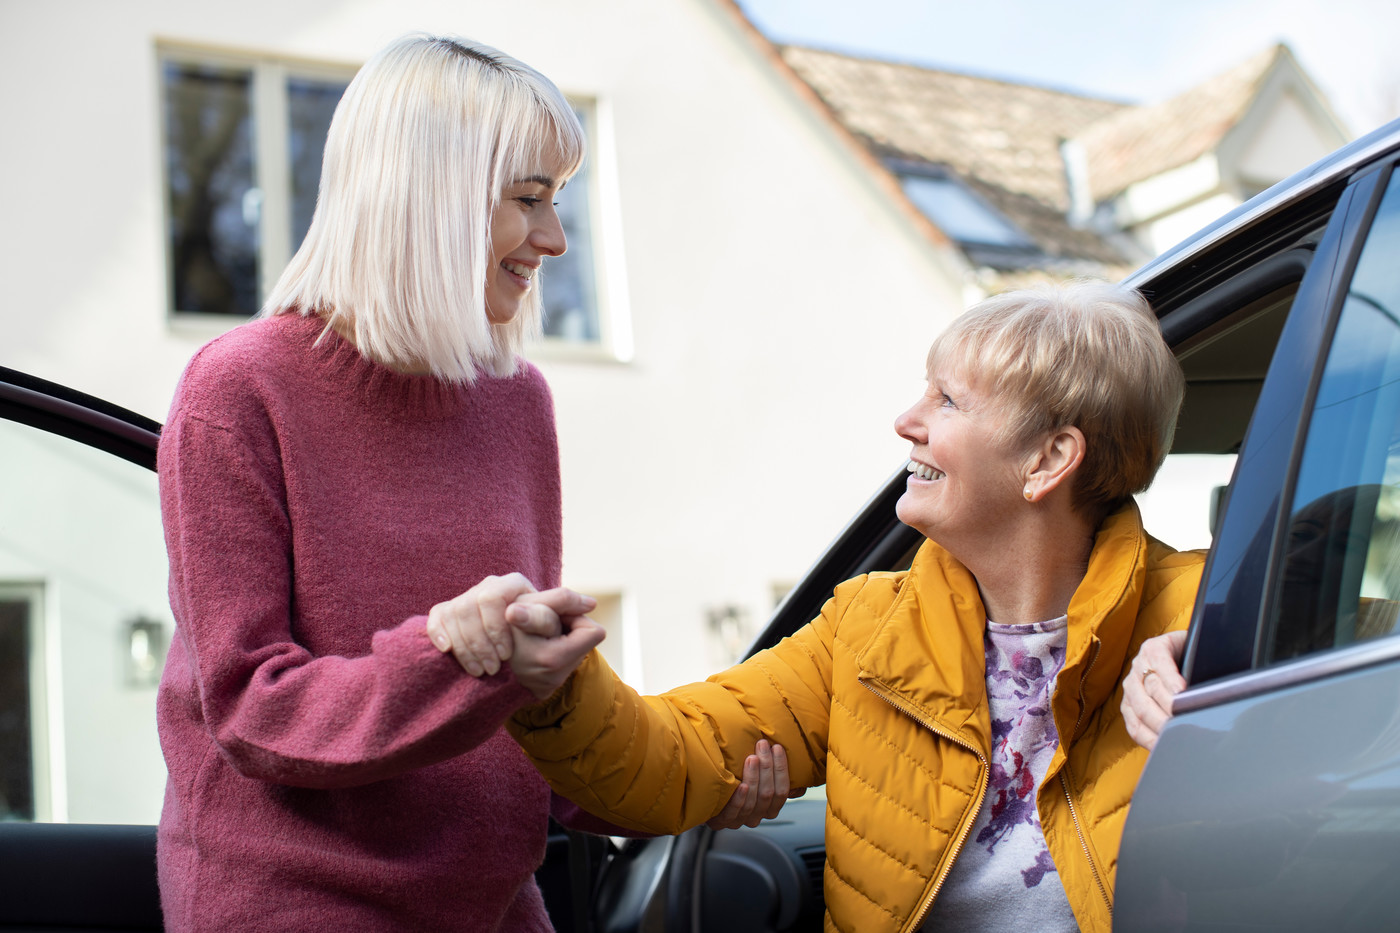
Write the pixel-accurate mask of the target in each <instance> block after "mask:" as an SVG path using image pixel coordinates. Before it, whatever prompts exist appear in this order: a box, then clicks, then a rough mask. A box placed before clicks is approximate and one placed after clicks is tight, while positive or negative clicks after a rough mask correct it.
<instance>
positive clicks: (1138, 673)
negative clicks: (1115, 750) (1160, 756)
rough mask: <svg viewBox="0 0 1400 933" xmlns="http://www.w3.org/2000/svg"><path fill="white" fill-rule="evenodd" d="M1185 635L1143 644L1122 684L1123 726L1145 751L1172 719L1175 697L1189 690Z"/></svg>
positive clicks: (1170, 634) (1175, 635)
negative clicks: (1184, 675) (1184, 661)
mask: <svg viewBox="0 0 1400 933" xmlns="http://www.w3.org/2000/svg"><path fill="white" fill-rule="evenodd" d="M1185 647H1186V633H1185V632H1184V631H1181V632H1168V633H1167V634H1165V635H1158V636H1157V637H1156V638H1149V639H1147V641H1145V642H1143V643H1142V648H1140V649H1139V650H1138V653H1137V657H1135V658H1133V663H1132V665H1131V666H1130V667H1129V669H1128V677H1127V679H1126V680H1124V681H1123V723H1124V725H1126V726H1127V727H1128V735H1130V736H1131V737H1132V739H1133V741H1134V742H1136V743H1138V744H1139V745H1141V746H1142V747H1143V748H1148V749H1150V748H1153V747H1154V746H1156V744H1157V737H1158V736H1159V735H1161V734H1162V727H1163V726H1165V725H1166V724H1167V720H1168V719H1170V718H1171V715H1172V697H1174V696H1176V695H1177V694H1178V693H1180V692H1181V691H1183V690H1185V689H1186V681H1185V679H1184V678H1182V676H1181V655H1182V651H1183V650H1184V649H1185Z"/></svg>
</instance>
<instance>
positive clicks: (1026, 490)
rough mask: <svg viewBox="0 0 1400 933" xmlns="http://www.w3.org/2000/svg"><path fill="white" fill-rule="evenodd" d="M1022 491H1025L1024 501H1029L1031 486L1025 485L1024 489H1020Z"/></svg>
mask: <svg viewBox="0 0 1400 933" xmlns="http://www.w3.org/2000/svg"><path fill="white" fill-rule="evenodd" d="M1022 491H1023V492H1024V493H1025V495H1026V501H1027V502H1029V501H1030V500H1031V487H1029V486H1027V487H1026V488H1025V489H1024V490H1022Z"/></svg>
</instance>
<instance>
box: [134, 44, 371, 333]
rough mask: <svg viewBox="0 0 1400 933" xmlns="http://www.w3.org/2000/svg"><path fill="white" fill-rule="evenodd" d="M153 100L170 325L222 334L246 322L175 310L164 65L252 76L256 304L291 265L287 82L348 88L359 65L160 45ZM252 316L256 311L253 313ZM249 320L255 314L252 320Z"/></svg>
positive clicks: (233, 316) (238, 317) (235, 317)
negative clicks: (314, 82) (258, 195)
mask: <svg viewBox="0 0 1400 933" xmlns="http://www.w3.org/2000/svg"><path fill="white" fill-rule="evenodd" d="M155 49H156V77H155V94H156V110H155V112H156V113H157V114H159V118H158V120H157V123H158V133H159V145H158V150H157V151H158V152H159V153H160V196H161V220H162V226H161V251H162V255H163V256H164V261H165V265H164V271H165V314H166V319H167V321H168V322H170V324H171V325H172V326H176V327H179V328H181V329H193V330H195V331H198V332H210V331H212V332H213V333H222V332H223V331H225V330H227V329H229V328H230V327H232V326H234V325H236V324H238V323H242V322H243V321H244V320H247V318H245V317H243V316H241V315H237V314H220V313H211V312H203V311H185V310H182V309H180V308H178V307H176V304H175V261H174V257H173V256H172V255H171V244H170V225H171V220H172V218H171V202H170V174H169V168H168V165H167V162H166V144H167V128H166V125H165V103H166V99H165V81H164V74H163V73H164V69H165V65H166V64H167V63H174V64H182V65H199V66H207V67H213V68H227V69H237V70H246V71H248V72H250V73H251V76H252V77H251V87H252V90H251V95H250V100H249V106H250V120H251V123H252V134H253V184H254V186H255V187H256V188H257V189H259V191H260V192H261V195H262V197H261V206H260V208H259V216H258V282H257V294H258V300H259V301H262V300H263V299H264V298H266V296H267V293H268V290H269V289H270V288H271V287H272V285H273V284H274V283H275V282H276V279H277V276H279V275H281V274H282V270H283V269H284V268H286V265H287V263H288V262H289V261H290V260H291V258H292V253H293V245H292V243H291V223H292V171H291V157H290V155H289V152H288V142H289V131H288V126H287V120H288V115H289V107H288V99H287V81H288V79H289V78H309V79H312V80H333V81H342V80H343V81H345V82H346V83H349V81H350V79H351V78H353V77H354V76H355V73H356V72H357V71H358V70H359V68H360V65H358V64H352V63H349V62H335V61H314V60H310V59H304V58H297V57H292V56H284V55H276V54H269V53H258V52H251V51H242V50H237V49H229V48H221V47H218V46H208V45H199V44H189V43H177V42H171V41H167V40H160V41H157V42H156V47H155ZM253 313H254V314H255V313H256V309H254V312H253ZM249 316H250V317H251V316H252V315H249Z"/></svg>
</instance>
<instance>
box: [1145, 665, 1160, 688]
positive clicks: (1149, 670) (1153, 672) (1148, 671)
mask: <svg viewBox="0 0 1400 933" xmlns="http://www.w3.org/2000/svg"><path fill="white" fill-rule="evenodd" d="M1156 673H1157V672H1156V671H1154V670H1153V669H1152V668H1150V667H1149V668H1145V669H1144V670H1143V672H1142V682H1143V683H1144V684H1146V683H1147V675H1148V674H1156Z"/></svg>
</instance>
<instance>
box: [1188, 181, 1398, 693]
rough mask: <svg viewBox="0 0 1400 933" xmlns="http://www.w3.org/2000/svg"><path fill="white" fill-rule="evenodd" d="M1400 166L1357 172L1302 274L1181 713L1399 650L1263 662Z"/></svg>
mask: <svg viewBox="0 0 1400 933" xmlns="http://www.w3.org/2000/svg"><path fill="white" fill-rule="evenodd" d="M1393 165H1394V160H1386V161H1384V162H1381V163H1378V164H1376V165H1374V166H1368V167H1366V168H1364V169H1362V170H1361V171H1359V172H1358V173H1357V174H1356V175H1355V176H1353V177H1352V178H1351V179H1349V180H1348V183H1347V185H1346V187H1345V188H1344V189H1343V190H1342V192H1341V194H1340V196H1339V198H1338V200H1337V203H1336V206H1335V208H1334V209H1333V212H1332V216H1331V219H1330V220H1329V222H1328V225H1327V228H1326V231H1325V232H1324V234H1323V238H1322V240H1321V241H1320V242H1319V244H1318V246H1317V249H1316V252H1315V255H1314V258H1313V261H1312V263H1311V264H1310V265H1309V268H1308V271H1307V272H1306V273H1305V274H1304V276H1303V279H1302V281H1301V282H1300V284H1299V289H1298V293H1297V295H1296V296H1295V298H1294V304H1293V307H1292V309H1291V310H1290V313H1289V317H1288V321H1287V323H1286V324H1285V326H1284V330H1283V333H1282V334H1281V335H1280V338H1279V343H1278V346H1277V347H1276V348H1275V351H1274V356H1273V359H1272V361H1271V363H1270V366H1269V371H1268V375H1267V376H1266V378H1265V383H1264V390H1263V392H1262V393H1261V396H1260V402H1259V406H1258V407H1257V408H1256V410H1255V413H1254V416H1253V417H1252V418H1251V421H1250V426H1249V429H1248V432H1247V433H1246V436H1245V439H1244V443H1243V445H1242V447H1241V456H1240V458H1239V462H1238V463H1237V465H1236V470H1235V475H1234V477H1233V478H1232V480H1231V483H1230V492H1229V493H1228V495H1227V499H1226V502H1225V504H1224V514H1223V517H1222V522H1221V527H1220V533H1219V535H1218V536H1217V538H1216V541H1215V543H1214V545H1213V546H1212V548H1211V550H1210V553H1209V555H1208V557H1207V561H1206V565H1205V568H1204V572H1203V575H1202V584H1201V587H1200V591H1199V593H1198V595H1197V602H1196V607H1195V610H1194V612H1193V614H1192V622H1191V626H1190V629H1189V631H1188V635H1187V643H1186V652H1185V656H1184V659H1183V664H1182V672H1183V675H1184V676H1185V677H1186V680H1187V682H1188V684H1189V685H1190V686H1189V687H1188V689H1187V690H1186V691H1185V692H1183V693H1181V694H1179V695H1178V696H1177V698H1176V701H1175V703H1174V705H1173V711H1174V712H1186V711H1189V710H1193V709H1201V708H1204V707H1207V706H1212V705H1216V704H1218V703H1221V702H1226V701H1228V700H1233V699H1239V698H1242V697H1245V696H1252V695H1255V694H1257V693H1259V692H1262V691H1266V690H1275V689H1279V688H1280V687H1282V686H1286V685H1290V684H1295V683H1300V682H1303V681H1306V680H1312V679H1316V678H1319V677H1325V676H1331V675H1332V674H1335V673H1337V672H1338V671H1340V670H1349V669H1353V668H1355V667H1356V666H1358V665H1366V664H1373V663H1378V662H1379V661H1381V660H1384V659H1388V658H1390V657H1395V656H1400V639H1379V640H1378V641H1376V642H1368V643H1364V644H1360V645H1356V646H1349V647H1346V648H1340V649H1336V650H1333V651H1328V652H1323V653H1320V654H1312V655H1306V656H1303V657H1300V658H1297V659H1293V660H1289V661H1285V662H1280V663H1278V664H1275V665H1270V666H1264V665H1263V664H1262V663H1261V659H1262V658H1263V656H1264V652H1265V650H1266V648H1267V646H1266V645H1265V644H1264V641H1263V639H1264V637H1265V634H1266V632H1267V630H1268V627H1269V626H1268V620H1269V618H1270V613H1271V612H1272V609H1273V606H1272V601H1273V599H1275V598H1276V596H1277V591H1278V587H1277V585H1276V584H1277V580H1278V575H1279V574H1280V573H1281V572H1282V568H1283V559H1284V556H1285V545H1286V539H1287V533H1288V525H1289V521H1288V519H1289V515H1288V514H1285V513H1287V512H1289V510H1290V509H1291V504H1292V501H1293V497H1294V491H1295V488H1296V484H1297V477H1298V470H1299V467H1300V464H1301V461H1302V454H1303V448H1304V445H1305V444H1306V440H1307V431H1308V426H1309V424H1310V423H1311V417H1312V408H1313V404H1314V401H1315V399H1316V397H1317V391H1318V387H1319V385H1320V383H1321V379H1322V373H1323V370H1324V368H1325V365H1326V360H1327V351H1328V350H1329V348H1330V346H1331V343H1332V338H1333V335H1334V334H1335V331H1336V327H1337V322H1338V320H1339V318H1340V315H1341V308H1342V303H1343V299H1344V297H1345V295H1346V291H1347V284H1348V283H1349V282H1350V279H1351V274H1352V272H1353V271H1354V269H1355V266H1356V262H1357V259H1358V257H1359V255H1360V253H1361V249H1362V248H1363V247H1364V245H1365V242H1366V237H1367V235H1368V234H1369V232H1370V229H1371V224H1372V222H1373V220H1374V218H1375V215H1376V211H1377V209H1378V207H1379V205H1380V202H1381V198H1382V196H1383V195H1384V193H1385V187H1386V182H1387V181H1388V180H1389V178H1390V175H1391V173H1392V169H1393Z"/></svg>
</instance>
